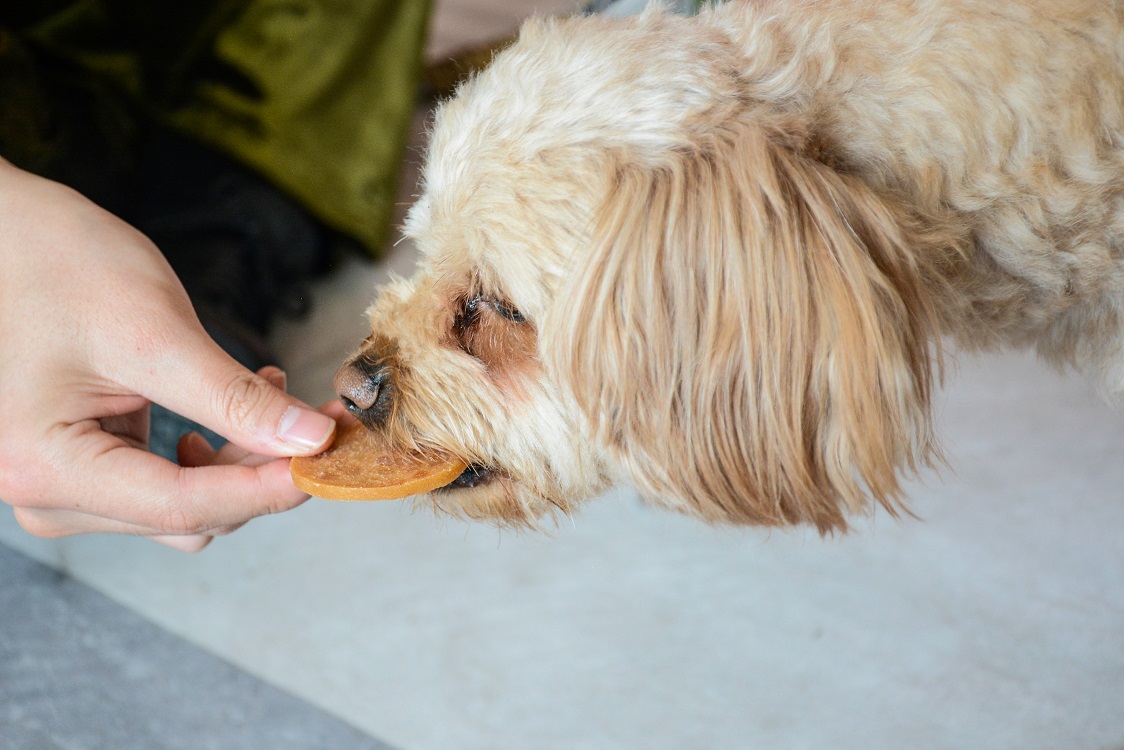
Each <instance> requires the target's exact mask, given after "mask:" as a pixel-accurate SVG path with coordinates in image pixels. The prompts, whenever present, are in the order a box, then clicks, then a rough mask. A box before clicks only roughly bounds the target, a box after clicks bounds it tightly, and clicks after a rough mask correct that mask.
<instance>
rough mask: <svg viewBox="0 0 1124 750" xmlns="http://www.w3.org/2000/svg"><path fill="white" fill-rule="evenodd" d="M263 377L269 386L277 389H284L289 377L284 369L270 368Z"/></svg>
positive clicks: (286, 386)
mask: <svg viewBox="0 0 1124 750" xmlns="http://www.w3.org/2000/svg"><path fill="white" fill-rule="evenodd" d="M265 379H266V380H268V381H269V384H270V385H271V386H273V387H274V388H276V389H277V390H279V391H283V390H285V389H286V388H288V385H289V377H288V376H287V375H286V374H285V371H284V370H271V371H270V372H268V373H266V376H265Z"/></svg>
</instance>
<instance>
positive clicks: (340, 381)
mask: <svg viewBox="0 0 1124 750" xmlns="http://www.w3.org/2000/svg"><path fill="white" fill-rule="evenodd" d="M332 384H333V386H334V387H335V389H336V393H337V394H338V395H339V397H340V401H341V402H342V403H343V405H344V407H345V408H346V409H347V410H348V411H349V412H351V414H352V415H353V416H354V417H355V418H356V419H358V420H359V421H360V422H362V423H363V425H364V426H365V427H366V428H367V429H369V430H375V429H378V428H380V427H382V426H383V425H385V424H386V420H387V418H388V417H389V416H390V412H391V408H392V407H393V406H394V390H395V388H394V377H393V374H392V372H391V367H390V366H389V365H388V364H387V363H386V362H385V361H384V360H381V359H375V358H372V357H370V356H369V355H367V354H360V355H359V356H357V357H355V358H354V359H352V360H351V361H349V362H347V363H345V364H344V365H343V367H341V368H340V369H339V370H337V371H336V377H335V378H334V379H333V381H332Z"/></svg>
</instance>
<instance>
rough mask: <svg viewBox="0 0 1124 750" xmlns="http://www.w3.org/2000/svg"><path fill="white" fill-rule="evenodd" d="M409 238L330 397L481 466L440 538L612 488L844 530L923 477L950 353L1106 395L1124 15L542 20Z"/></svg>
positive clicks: (484, 87)
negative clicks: (998, 354) (1033, 358)
mask: <svg viewBox="0 0 1124 750" xmlns="http://www.w3.org/2000/svg"><path fill="white" fill-rule="evenodd" d="M407 232H408V234H409V235H411V236H412V237H413V238H414V239H415V240H416V242H417V244H418V246H419V247H420V248H421V250H422V252H423V255H424V258H423V262H422V267H421V269H420V271H419V272H418V274H417V276H416V277H415V278H414V279H413V280H410V281H399V282H396V283H394V284H392V285H391V286H390V287H388V288H387V289H386V290H384V291H383V293H382V295H381V296H380V298H379V299H378V301H377V302H376V303H375V305H374V306H373V307H372V308H371V311H370V316H371V324H372V329H373V331H374V335H373V336H372V337H371V339H369V340H368V342H367V343H366V344H365V345H364V348H363V349H362V350H361V351H360V352H359V354H358V355H357V356H356V358H355V359H354V360H353V361H352V362H351V363H350V364H349V365H347V366H345V368H344V369H343V370H341V374H346V375H347V376H346V377H343V378H342V379H341V381H340V382H341V383H342V384H343V387H342V388H341V391H342V393H343V395H344V396H345V398H346V399H347V400H349V401H350V402H351V406H352V409H353V411H355V412H356V413H357V414H358V415H359V416H360V418H361V419H362V420H363V421H364V422H365V423H367V425H368V427H370V428H372V429H377V430H381V431H385V432H386V433H387V434H388V435H390V436H392V437H393V438H394V439H396V440H398V441H400V442H402V443H404V444H415V443H420V444H431V445H437V446H441V447H443V448H445V449H448V450H452V451H453V452H455V453H458V454H459V455H462V456H464V457H466V458H467V459H469V460H470V461H471V462H472V463H473V465H474V467H475V469H476V471H475V473H474V472H467V473H466V475H465V476H463V477H462V479H461V480H458V482H457V483H455V484H454V486H452V487H450V488H449V489H447V490H444V491H440V492H439V493H437V494H436V495H435V496H434V498H435V502H436V503H437V504H438V505H439V506H441V507H443V508H446V509H448V510H451V511H455V512H460V513H463V514H466V515H469V516H472V517H491V518H498V519H502V520H505V521H507V522H514V523H525V522H529V521H530V520H531V519H533V518H535V517H537V516H538V515H540V514H541V513H542V512H543V511H545V510H549V509H551V508H552V507H553V508H558V509H561V510H563V511H566V510H568V509H569V508H570V507H571V506H572V505H573V503H574V502H575V501H577V500H581V499H584V498H587V497H589V496H591V495H592V494H594V493H595V492H597V491H599V490H600V489H603V488H604V487H605V486H607V485H608V484H610V483H612V482H615V481H619V480H628V481H631V482H632V483H634V484H635V485H636V486H637V487H638V488H639V489H640V490H641V491H642V492H644V493H645V494H646V495H647V496H648V497H650V498H652V499H653V500H655V501H656V502H659V503H662V504H664V505H666V506H669V507H672V508H675V509H678V510H683V511H686V512H690V513H693V514H695V515H697V516H700V517H702V518H705V519H707V520H711V521H717V522H731V523H760V524H784V523H797V522H809V523H812V524H815V525H816V526H817V527H818V528H820V529H821V530H830V529H834V528H841V527H843V526H844V525H845V515H846V513H847V512H848V511H859V510H862V509H863V508H865V507H867V505H868V502H867V498H869V497H874V498H875V499H877V500H878V501H880V502H882V503H883V504H884V505H886V506H887V507H889V508H890V509H891V510H893V509H894V508H895V506H896V502H897V500H898V498H899V495H900V483H899V476H900V474H901V472H902V471H903V470H913V469H916V468H917V467H918V466H920V465H923V464H926V463H929V462H930V460H931V459H932V457H933V455H934V446H933V442H932V439H931V435H930V413H929V412H930V407H929V400H930V397H931V394H932V389H933V387H934V385H933V382H934V378H935V375H934V373H935V372H938V371H939V356H940V355H939V351H940V349H939V347H940V340H941V337H942V336H944V335H950V336H953V337H955V338H956V339H957V340H958V341H959V342H960V343H961V344H963V345H967V346H971V347H979V346H989V345H996V344H1002V343H1012V344H1017V345H1033V346H1035V347H1037V348H1038V350H1039V351H1040V352H1041V353H1042V354H1043V355H1045V356H1046V357H1047V358H1049V359H1050V360H1052V361H1055V362H1059V363H1061V362H1064V363H1072V364H1075V365H1078V366H1080V367H1083V368H1085V369H1088V370H1091V371H1094V373H1095V374H1096V376H1097V377H1099V379H1100V382H1101V383H1102V384H1103V386H1104V388H1105V390H1106V391H1107V392H1108V393H1109V394H1111V395H1118V396H1119V395H1124V317H1122V316H1124V3H1121V2H1117V1H1114V0H1020V1H1018V2H1010V1H1009V2H993V0H882V1H880V2H873V3H872V2H868V1H867V0H831V1H828V2H824V1H819V2H816V1H812V0H775V1H773V0H751V1H750V2H730V3H728V4H725V5H720V6H717V7H715V8H712V9H709V10H706V11H704V12H703V13H702V14H700V15H699V16H698V17H695V18H690V19H688V18H682V17H677V16H672V15H669V14H666V13H664V12H662V11H661V10H659V9H658V8H655V9H652V10H649V11H648V12H646V13H645V14H644V15H643V16H641V17H639V18H636V19H623V20H608V19H601V18H593V17H590V18H575V19H571V20H567V21H560V22H553V21H536V22H532V23H530V24H528V25H527V26H526V27H525V28H524V30H523V32H522V34H521V37H520V40H519V41H518V42H517V43H516V44H515V45H514V46H513V47H512V48H511V49H509V50H507V51H505V52H504V53H502V54H501V55H499V56H498V57H497V59H496V60H495V62H494V63H493V64H492V65H491V66H490V67H489V69H487V70H486V71H484V72H483V73H482V74H480V75H479V76H478V77H476V78H475V79H473V80H471V81H469V82H468V83H467V84H465V85H464V86H463V87H462V89H461V91H460V92H459V93H458V95H457V97H455V98H454V99H453V100H451V101H449V102H447V103H445V104H444V105H443V106H442V107H441V109H440V110H439V112H438V114H437V118H436V122H435V125H434V129H433V134H432V141H431V146H430V153H429V158H428V161H427V165H426V169H425V192H424V194H423V196H422V197H421V199H420V200H419V201H418V203H417V204H416V205H415V206H414V207H413V209H412V210H411V212H410V215H409V218H408V221H407ZM357 372H358V373H360V374H362V376H363V377H362V378H357V377H356V373H357Z"/></svg>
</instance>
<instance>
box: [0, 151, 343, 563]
mask: <svg viewBox="0 0 1124 750" xmlns="http://www.w3.org/2000/svg"><path fill="white" fill-rule="evenodd" d="M0 258H3V262H4V265H3V270H2V271H0V362H2V363H3V364H0V425H2V427H0V499H3V500H4V501H5V502H7V503H9V504H11V505H12V506H13V507H14V509H15V510H14V512H15V516H16V519H17V520H18V521H19V523H20V525H21V526H22V527H23V528H24V529H26V530H27V531H29V532H30V533H32V534H35V535H38V536H44V537H57V536H66V535H70V534H81V533H91V532H115V533H127V534H142V535H146V536H150V537H153V538H157V539H158V540H159V541H163V542H165V543H168V544H171V545H172V546H175V547H178V548H180V549H186V550H194V549H200V548H202V546H204V545H205V544H206V543H207V541H209V540H210V538H211V537H212V536H213V535H215V534H221V533H225V532H227V531H229V530H231V529H233V528H236V527H237V526H239V525H241V524H242V523H245V522H246V521H247V520H249V519H251V518H254V517H256V516H260V515H263V514H266V513H275V512H279V511H283V510H288V509H290V508H293V507H295V506H296V505H299V504H300V503H301V502H303V501H304V500H305V499H306V498H307V495H305V494H304V493H302V492H300V491H299V490H297V489H296V488H295V487H294V486H293V484H292V481H291V479H290V477H289V470H288V460H287V459H285V458H280V459H278V458H277V457H287V456H294V455H308V454H313V453H317V452H319V451H320V450H322V449H323V448H324V447H325V446H326V445H327V443H328V442H329V441H330V439H331V436H332V432H333V430H334V427H335V421H334V420H333V419H332V418H331V417H330V416H328V415H326V414H322V413H319V412H317V411H315V410H313V409H311V407H308V406H307V405H305V404H303V403H301V402H300V401H298V400H296V399H294V398H292V397H290V396H288V395H287V394H285V393H284V391H283V390H282V389H278V388H276V387H274V385H273V384H271V383H270V382H269V380H268V379H267V378H273V379H275V380H277V379H278V378H279V376H280V377H283V375H281V373H280V371H279V370H276V368H272V369H270V368H267V370H266V371H263V374H255V373H252V372H250V371H248V370H246V369H245V368H243V367H242V366H241V365H239V364H238V363H237V362H235V361H234V360H233V359H232V358H231V357H230V356H228V355H227V354H226V353H225V352H223V351H222V350H221V349H220V348H219V347H218V346H217V345H216V344H215V343H214V342H213V341H212V340H211V339H210V337H209V336H207V334H206V333H205V332H204V330H203V327H202V326H201V325H200V323H199V320H198V318H197V317H196V315H195V313H194V310H193V309H192V306H191V303H190V301H189V300H188V298H187V295H186V293H185V292H184V291H183V287H182V286H181V285H180V283H179V281H178V280H177V279H176V277H175V274H174V273H173V272H172V270H171V268H170V267H169V266H168V264H167V263H166V262H165V260H164V258H163V256H161V255H160V253H159V251H158V250H157V249H156V248H155V246H153V245H152V243H151V242H150V241H149V240H148V239H147V238H145V237H144V236H143V235H142V234H140V233H139V232H137V231H136V230H135V229H133V228H132V227H130V226H129V225H128V224H126V223H124V222H122V221H121V220H119V219H117V218H116V217H114V216H112V215H111V214H109V213H107V212H105V211H103V210H102V209H100V208H98V207H97V206H95V205H94V204H92V203H91V202H89V201H88V200H86V199H85V198H83V197H82V196H80V195H79V194H77V193H75V192H74V191H72V190H70V189H68V188H66V187H64V186H62V185H59V184H57V183H54V182H50V181H48V180H44V179H42V178H39V177H35V176H34V175H30V174H28V173H26V172H23V171H21V170H19V169H16V168H15V167H13V166H11V165H10V164H8V163H7V162H4V161H3V160H2V159H0ZM263 375H264V377H263ZM151 403H159V404H161V405H162V406H164V407H166V408H168V409H169V410H170V411H173V412H175V413H177V414H181V415H183V416H185V417H187V418H189V419H192V420H194V421H196V422H198V423H199V424H202V425H204V426H206V427H208V428H210V429H212V430H214V431H215V432H217V433H219V434H220V435H222V436H224V437H226V438H227V439H228V440H230V441H231V443H232V444H233V446H231V447H229V448H227V449H225V451H226V452H225V453H223V452H222V451H220V452H219V453H217V454H213V455H208V456H204V455H203V452H202V447H201V446H200V445H199V444H198V442H197V440H196V439H195V438H191V439H189V441H188V444H187V445H186V448H185V444H184V443H182V442H181V446H180V458H181V464H182V465H180V466H177V465H176V464H173V463H171V462H169V461H166V460H164V459H162V458H159V457H157V456H154V455H152V454H151V453H149V452H148V451H147V450H146V449H145V448H146V444H147V437H148V407H149V404H151ZM193 448H194V450H193ZM185 450H186V452H185ZM185 459H186V460H185Z"/></svg>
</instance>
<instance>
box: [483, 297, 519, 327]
mask: <svg viewBox="0 0 1124 750" xmlns="http://www.w3.org/2000/svg"><path fill="white" fill-rule="evenodd" d="M491 302H492V309H494V310H495V311H496V312H497V313H499V314H500V315H501V316H502V317H504V318H507V319H508V320H510V321H512V322H513V323H526V322H527V319H526V318H525V317H523V313H521V312H519V311H518V310H516V309H515V308H514V307H512V306H511V305H510V304H508V303H507V302H504V301H503V300H501V299H500V298H499V297H492V299H491Z"/></svg>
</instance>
